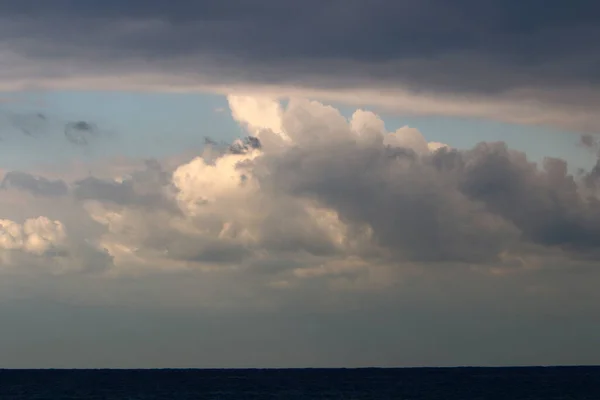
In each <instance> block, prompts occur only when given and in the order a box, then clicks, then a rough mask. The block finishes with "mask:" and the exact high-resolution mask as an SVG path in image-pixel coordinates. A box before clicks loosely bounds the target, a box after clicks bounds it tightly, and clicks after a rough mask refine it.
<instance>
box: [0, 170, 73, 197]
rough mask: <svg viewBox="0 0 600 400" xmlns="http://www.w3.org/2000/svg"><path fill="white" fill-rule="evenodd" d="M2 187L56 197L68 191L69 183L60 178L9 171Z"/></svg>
mask: <svg viewBox="0 0 600 400" xmlns="http://www.w3.org/2000/svg"><path fill="white" fill-rule="evenodd" d="M0 187H2V188H3V189H8V188H15V189H19V190H26V191H29V192H30V193H32V194H33V195H36V196H50V197H56V196H64V195H66V194H67V192H68V187H67V184H66V183H65V182H64V181H62V180H60V179H57V180H50V179H46V178H43V177H40V176H34V175H31V174H28V173H26V172H19V171H10V172H7V173H6V174H5V175H4V178H3V179H2V184H1V185H0Z"/></svg>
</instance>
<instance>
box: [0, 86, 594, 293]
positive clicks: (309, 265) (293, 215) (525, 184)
mask: <svg viewBox="0 0 600 400" xmlns="http://www.w3.org/2000/svg"><path fill="white" fill-rule="evenodd" d="M229 100H230V101H229V105H230V108H231V111H232V116H233V117H234V118H235V119H236V120H237V121H238V122H239V123H240V125H242V126H243V127H244V129H246V131H247V133H248V136H246V137H245V138H244V137H243V138H240V139H238V140H236V141H234V142H233V143H232V144H231V145H229V146H222V147H218V146H217V147H215V146H207V147H206V148H205V150H204V151H203V152H202V153H201V154H200V155H198V156H197V157H195V158H194V159H192V160H189V161H187V162H183V163H180V164H179V165H177V166H175V167H173V168H165V167H164V166H163V164H161V162H159V161H157V160H148V161H146V163H145V164H144V165H143V166H141V167H139V166H135V167H132V168H131V169H130V170H129V172H128V173H126V174H125V175H121V176H120V177H118V178H115V179H112V180H111V179H100V178H97V177H93V176H90V177H87V178H85V179H80V180H77V181H74V182H71V183H66V182H63V181H49V180H48V181H46V180H43V178H37V179H36V178H35V177H32V176H30V175H27V174H23V173H16V172H9V173H7V174H6V177H5V181H6V182H8V183H10V184H11V185H12V186H13V187H16V188H19V189H22V190H28V191H30V192H33V193H37V194H39V195H40V196H41V197H40V200H39V201H42V200H43V198H42V197H43V196H42V195H45V196H49V195H51V194H57V193H58V192H57V189H54V186H52V185H55V186H56V188H58V187H59V186H60V187H61V188H63V189H61V192H60V193H61V194H62V196H60V197H59V198H58V200H57V201H58V203H56V204H58V205H55V206H56V207H59V206H60V207H64V211H61V212H64V213H67V210H68V209H69V208H70V209H72V210H73V211H75V210H79V211H78V212H80V213H81V215H83V216H85V217H84V218H82V217H78V218H77V219H75V218H72V219H69V222H68V223H66V225H65V226H66V227H67V228H68V230H69V231H74V232H77V234H76V235H75V236H74V237H77V238H78V239H77V240H79V241H78V242H73V243H72V244H71V245H70V246H69V252H73V251H74V249H75V248H77V246H75V244H77V245H81V244H82V243H85V245H84V246H83V247H84V248H86V249H88V250H86V251H89V254H88V255H89V256H90V257H92V258H94V257H96V261H94V262H92V261H89V262H88V263H87V264H86V265H103V266H104V267H102V268H104V269H103V270H105V271H106V273H107V274H109V275H116V276H118V275H120V274H148V273H153V272H176V271H178V272H181V271H205V272H206V273H207V274H225V273H232V274H233V273H235V274H241V275H243V276H246V277H247V279H251V280H252V282H253V285H257V287H261V286H263V287H268V288H270V289H269V290H276V291H277V290H279V291H281V290H284V291H294V290H299V289H298V288H299V287H315V288H316V287H320V286H319V285H321V284H325V285H328V287H329V288H330V289H331V290H342V291H343V290H352V291H357V290H358V291H360V290H363V291H364V290H367V291H368V290H376V288H381V287H386V284H385V282H388V284H389V285H393V282H397V281H398V279H400V277H401V276H402V275H403V274H407V273H409V274H412V273H415V271H427V270H431V271H434V270H435V269H436V268H437V267H436V266H440V265H442V266H447V267H448V268H467V267H469V268H474V269H475V270H477V271H482V270H483V271H487V272H486V273H488V274H491V275H494V276H504V275H506V274H513V273H526V272H527V271H536V270H540V269H541V270H544V269H546V268H556V267H555V265H556V260H563V261H564V265H572V266H573V268H576V267H575V266H585V265H588V264H589V263H593V262H597V260H598V258H599V257H600V251H599V250H600V242H599V241H598V238H599V237H600V202H599V201H598V197H597V193H598V188H599V186H598V185H599V182H600V180H599V179H597V175H598V174H597V171H596V169H593V170H591V171H588V172H584V173H582V174H580V175H576V176H573V175H570V174H569V173H568V170H567V165H566V163H565V162H564V161H563V160H559V159H552V158H548V159H546V160H545V161H544V163H542V164H540V165H538V164H535V163H533V162H531V161H530V160H528V159H527V156H526V155H525V154H523V153H521V152H518V151H515V150H511V149H509V148H507V146H506V145H505V144H503V143H480V144H478V145H476V146H475V147H473V148H472V149H469V150H457V149H452V148H450V147H448V146H447V145H444V144H443V143H437V142H427V140H426V139H425V138H424V136H423V135H422V134H421V132H419V131H418V130H417V129H415V128H411V127H408V126H405V127H402V128H400V129H398V130H396V131H394V132H388V131H387V129H386V127H385V123H384V122H383V121H382V120H381V118H380V117H379V116H378V115H377V114H375V113H373V112H371V111H367V110H363V109H359V110H357V111H356V112H355V113H354V114H352V116H351V117H350V118H348V119H347V118H345V117H343V116H342V115H341V114H340V112H339V111H338V110H336V109H335V108H333V107H330V106H327V105H324V104H322V103H320V102H317V101H310V100H306V99H302V98H292V99H291V100H290V101H289V102H287V104H286V105H285V106H284V105H283V104H281V103H279V101H278V100H276V99H273V98H266V97H260V98H259V99H252V98H250V97H248V96H246V97H244V96H241V95H236V96H232V97H230V99H229ZM257 104H260V107H258V106H257ZM265 110H266V111H265ZM40 182H42V183H40ZM63 185H64V186H63ZM65 186H66V187H68V188H69V190H68V193H64V187H65ZM49 188H52V189H49ZM55 192H56V193H55ZM40 204H43V203H40ZM64 215H67V214H64ZM85 218H87V219H88V220H87V221H86V220H85ZM65 221H66V220H65ZM79 223H80V224H84V225H86V226H89V227H88V228H85V231H84V230H82V228H78V227H77V224H79ZM86 254H87V253H86ZM79 257H80V260H81V257H85V255H84V253H82V252H80V256H79ZM97 257H101V258H97ZM102 257H103V258H102ZM102 260H103V261H102ZM563 261H561V262H563ZM94 263H95V264H94ZM225 271H235V272H225ZM241 275H240V276H241ZM215 276H216V275H215ZM314 290H317V289H314Z"/></svg>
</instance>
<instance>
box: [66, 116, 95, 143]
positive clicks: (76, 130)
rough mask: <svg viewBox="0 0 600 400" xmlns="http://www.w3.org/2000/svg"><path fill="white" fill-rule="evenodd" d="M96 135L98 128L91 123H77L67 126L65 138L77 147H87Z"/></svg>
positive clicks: (70, 123)
mask: <svg viewBox="0 0 600 400" xmlns="http://www.w3.org/2000/svg"><path fill="white" fill-rule="evenodd" d="M96 134H97V131H96V127H95V126H94V125H92V124H90V123H89V122H85V121H77V122H69V123H68V124H66V125H65V138H66V139H67V141H69V142H71V143H73V144H75V145H79V146H84V145H87V144H88V143H89V140H90V139H91V138H92V137H94V136H95V135H96Z"/></svg>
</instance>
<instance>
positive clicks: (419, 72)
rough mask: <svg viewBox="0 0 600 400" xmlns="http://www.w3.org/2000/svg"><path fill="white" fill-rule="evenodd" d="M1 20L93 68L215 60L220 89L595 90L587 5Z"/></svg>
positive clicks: (72, 11)
mask: <svg viewBox="0 0 600 400" xmlns="http://www.w3.org/2000/svg"><path fill="white" fill-rule="evenodd" d="M0 13H1V15H2V16H3V18H4V19H6V20H7V24H5V26H4V27H3V28H0V29H1V31H2V34H3V37H4V38H6V43H7V45H8V46H9V48H12V49H13V50H16V51H18V52H20V53H22V54H28V55H29V56H35V57H40V58H44V59H47V58H51V59H52V58H57V57H61V58H65V57H66V58H68V59H71V60H72V59H79V60H80V61H84V62H88V61H89V62H92V63H91V64H86V65H88V66H89V68H94V64H93V62H95V61H99V60H101V61H102V62H103V63H109V64H110V63H111V62H119V61H126V60H127V59H129V58H131V57H133V58H142V59H144V60H146V61H150V62H158V63H160V62H163V61H165V62H166V61H169V60H176V59H178V58H186V59H187V60H188V61H189V59H194V58H195V57H212V58H214V59H216V60H218V61H219V64H218V69H215V70H213V71H212V72H213V73H214V74H215V75H217V77H215V79H218V78H219V75H220V78H222V79H225V80H229V81H231V80H232V79H242V80H251V81H264V82H277V81H282V82H283V81H285V82H289V81H290V80H293V81H294V82H297V81H298V80H299V79H300V80H302V79H304V80H307V81H310V82H311V84H314V85H327V84H328V85H336V84H340V85H347V84H348V80H349V79H350V80H354V81H356V79H359V78H360V79H361V80H363V81H369V82H373V81H377V80H383V81H389V80H394V81H399V82H403V83H408V84H410V85H415V86H414V87H416V88H419V89H423V88H424V89H436V90H451V91H474V92H490V91H492V92H495V91H501V90H505V89H511V88H517V87H522V86H537V87H542V88H560V87H562V86H564V85H586V86H588V87H589V85H592V86H593V87H596V85H597V84H598V83H599V82H600V79H599V78H600V74H599V73H598V68H597V63H598V61H599V60H600V56H599V54H600V47H599V46H600V40H599V39H600V28H599V27H598V23H597V22H598V21H599V20H600V4H599V3H598V2H595V1H591V0H590V1H584V0H574V1H571V2H568V3H566V2H563V1H558V0H551V1H541V0H508V1H506V0H488V1H475V0H459V1H454V2H447V1H442V0H428V1H421V0H403V1H391V0H368V1H367V0H350V1H348V0H343V1H342V0H306V1H302V2H299V1H298V2H282V1H276V0H259V1H253V2H246V1H242V0H234V1H231V0H230V1H223V0H220V1H216V0H215V1H191V0H187V1H169V2H165V1H158V0H152V1H146V0H144V1H142V0H133V1H128V2H122V1H116V0H111V1H103V2H96V1H75V0H71V1H67V0H64V1H52V2H48V1H44V0H28V1H27V0H23V1H19V2H11V1H3V2H1V3H0ZM332 63H333V64H332ZM366 64H369V66H368V67H367V66H366ZM199 65H202V66H203V67H204V64H197V63H193V62H192V64H188V65H186V66H181V65H180V66H179V67H180V68H184V69H186V68H187V69H190V70H194V69H197V67H198V66H199ZM171 66H173V65H171ZM242 67H243V68H242ZM204 68H206V67H204ZM319 77H320V78H324V80H320V79H318V78H319Z"/></svg>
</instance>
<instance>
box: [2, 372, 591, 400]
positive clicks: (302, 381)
mask: <svg viewBox="0 0 600 400" xmlns="http://www.w3.org/2000/svg"><path fill="white" fill-rule="evenodd" d="M67 399H68V400H76V399H77V400H79V399H86V400H92V399H94V400H95V399H98V400H100V399H102V400H149V399H161V400H180V399H181V400H204V399H219V400H229V399H241V400H253V399H285V400H294V399H318V400H321V399H353V400H358V399H364V400H366V399H394V400H430V399H431V400H433V399H435V400H470V399H472V400H475V399H477V400H567V399H568V400H600V367H536V368H530V367H523V368H402V369H387V368H383V369H379V368H373V369H242V370H234V369H221V370H208V369H204V370H200V369H185V370H184V369H163V370H0V400H67Z"/></svg>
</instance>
